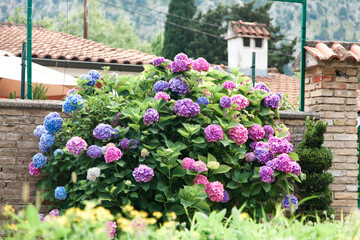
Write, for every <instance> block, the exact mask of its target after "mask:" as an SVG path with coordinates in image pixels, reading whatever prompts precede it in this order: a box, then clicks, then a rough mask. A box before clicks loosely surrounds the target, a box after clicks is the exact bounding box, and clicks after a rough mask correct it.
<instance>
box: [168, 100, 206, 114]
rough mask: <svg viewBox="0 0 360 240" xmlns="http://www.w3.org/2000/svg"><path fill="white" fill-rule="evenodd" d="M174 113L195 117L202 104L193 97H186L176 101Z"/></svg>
mask: <svg viewBox="0 0 360 240" xmlns="http://www.w3.org/2000/svg"><path fill="white" fill-rule="evenodd" d="M174 113H176V114H177V115H178V116H180V117H186V118H189V117H195V116H197V115H199V113H200V106H199V104H197V103H194V102H193V101H192V100H191V99H189V98H185V99H182V100H178V101H176V103H175V105H174Z"/></svg>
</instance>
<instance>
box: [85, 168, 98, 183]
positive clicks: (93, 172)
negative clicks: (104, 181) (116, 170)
mask: <svg viewBox="0 0 360 240" xmlns="http://www.w3.org/2000/svg"><path fill="white" fill-rule="evenodd" d="M100 173H101V171H100V168H98V167H93V168H89V169H88V171H87V176H86V178H87V179H88V180H90V181H93V182H95V180H96V178H98V177H99V176H100Z"/></svg>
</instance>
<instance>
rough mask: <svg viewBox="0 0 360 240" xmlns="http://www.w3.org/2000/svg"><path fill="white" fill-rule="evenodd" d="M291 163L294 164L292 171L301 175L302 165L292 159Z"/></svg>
mask: <svg viewBox="0 0 360 240" xmlns="http://www.w3.org/2000/svg"><path fill="white" fill-rule="evenodd" d="M291 165H292V171H291V172H292V173H294V174H295V175H296V176H299V175H300V173H301V167H300V165H299V164H298V163H297V162H295V161H292V162H291Z"/></svg>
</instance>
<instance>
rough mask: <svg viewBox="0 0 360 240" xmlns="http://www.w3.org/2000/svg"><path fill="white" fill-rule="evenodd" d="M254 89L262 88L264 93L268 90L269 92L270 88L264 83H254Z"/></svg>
mask: <svg viewBox="0 0 360 240" xmlns="http://www.w3.org/2000/svg"><path fill="white" fill-rule="evenodd" d="M255 89H256V90H263V91H265V92H266V93H269V92H270V89H269V88H268V87H267V86H266V85H265V84H264V83H258V84H256V86H255Z"/></svg>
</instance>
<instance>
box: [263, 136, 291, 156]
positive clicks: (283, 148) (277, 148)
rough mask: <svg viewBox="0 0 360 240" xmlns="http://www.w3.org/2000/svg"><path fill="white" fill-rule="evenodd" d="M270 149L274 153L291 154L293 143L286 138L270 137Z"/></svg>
mask: <svg viewBox="0 0 360 240" xmlns="http://www.w3.org/2000/svg"><path fill="white" fill-rule="evenodd" d="M268 143H269V148H270V149H271V151H272V152H273V153H277V154H279V153H290V152H291V151H292V149H293V146H292V144H291V143H289V142H288V140H286V138H278V137H270V138H269V142H268Z"/></svg>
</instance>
